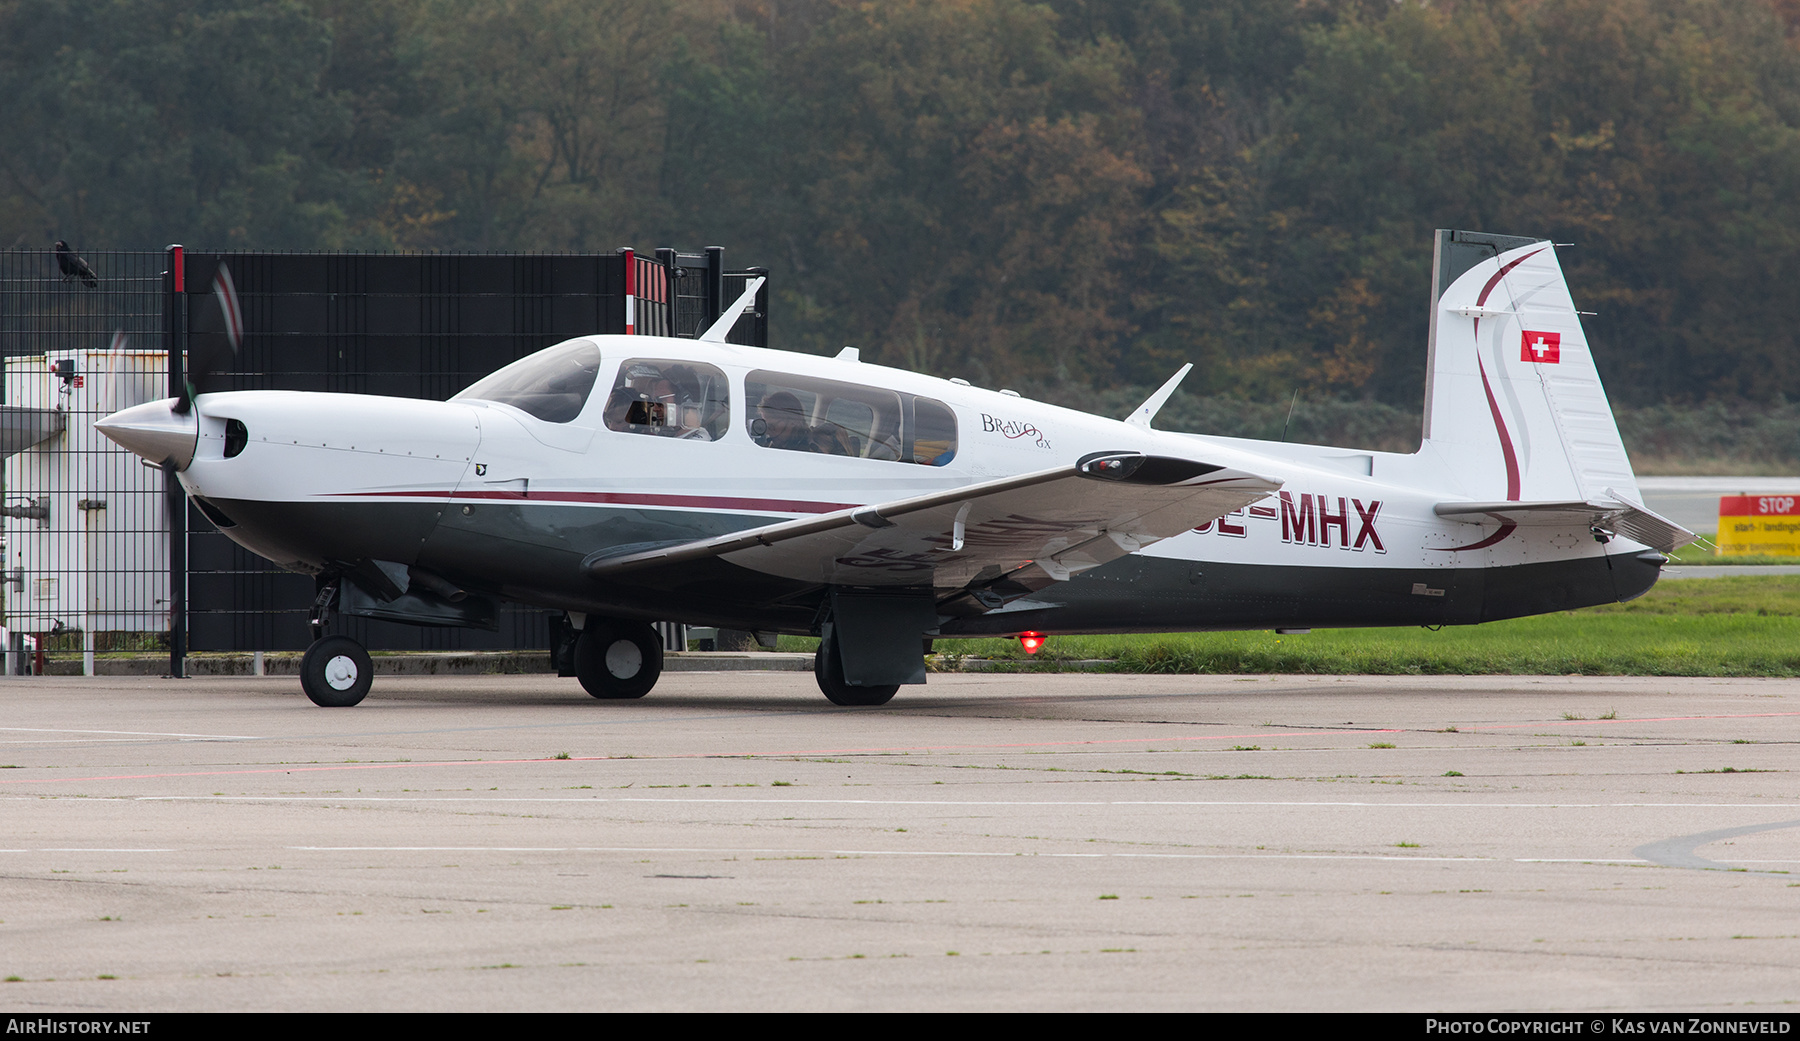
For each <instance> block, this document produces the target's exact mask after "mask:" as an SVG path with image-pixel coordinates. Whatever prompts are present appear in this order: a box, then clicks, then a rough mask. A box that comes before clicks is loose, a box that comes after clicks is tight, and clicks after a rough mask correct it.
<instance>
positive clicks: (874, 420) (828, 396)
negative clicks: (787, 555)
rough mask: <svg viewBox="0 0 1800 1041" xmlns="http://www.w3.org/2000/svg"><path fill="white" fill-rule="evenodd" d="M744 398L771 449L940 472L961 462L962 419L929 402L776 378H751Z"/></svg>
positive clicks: (756, 431) (758, 436)
mask: <svg viewBox="0 0 1800 1041" xmlns="http://www.w3.org/2000/svg"><path fill="white" fill-rule="evenodd" d="M744 396H745V400H746V401H748V402H749V412H748V415H749V422H750V436H751V438H752V439H753V440H754V441H755V442H756V443H757V444H759V445H761V446H763V447H764V448H779V449H783V450H786V451H790V452H813V453H816V454H819V455H842V456H852V457H855V458H858V459H880V460H885V461H889V462H900V461H905V462H915V463H925V464H927V465H937V466H942V465H943V464H944V463H947V462H949V461H950V460H951V459H952V458H953V457H954V456H955V455H956V417H955V416H954V415H953V414H952V413H951V412H950V410H949V409H948V408H946V407H945V406H944V405H943V404H942V403H941V402H937V401H933V400H931V399H929V398H917V397H914V396H913V395H911V394H898V393H895V392H894V391H891V390H882V389H880V388H877V387H865V386H861V385H859V384H855V383H840V382H838V381H836V380H821V379H814V378H812V377H809V376H791V375H787V374H785V373H776V372H752V373H751V374H750V375H749V377H748V378H747V379H746V380H745V382H744Z"/></svg>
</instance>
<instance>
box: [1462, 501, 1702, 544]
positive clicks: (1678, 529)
mask: <svg viewBox="0 0 1800 1041" xmlns="http://www.w3.org/2000/svg"><path fill="white" fill-rule="evenodd" d="M1606 494H1607V495H1609V496H1611V499H1609V500H1605V499H1595V500H1572V501H1569V502H1440V503H1438V504H1437V505H1436V506H1435V507H1433V512H1435V513H1436V514H1437V515H1438V516H1440V517H1449V518H1450V519H1452V520H1469V521H1476V522H1478V521H1479V519H1480V518H1483V517H1487V518H1492V519H1494V520H1498V521H1504V522H1506V523H1509V524H1515V525H1518V526H1520V527H1541V526H1547V525H1557V526H1575V525H1585V526H1586V527H1588V528H1590V529H1593V530H1596V531H1603V532H1606V533H1608V534H1611V535H1624V536H1625V537H1626V538H1629V539H1631V540H1632V541H1634V542H1641V543H1643V544H1644V545H1646V546H1650V547H1652V548H1654V549H1659V550H1661V551H1663V552H1664V553H1673V552H1674V551H1675V550H1677V549H1680V548H1681V547H1682V546H1685V545H1687V544H1688V543H1690V542H1692V541H1694V537H1695V536H1694V533H1693V532H1691V531H1689V530H1687V529H1686V528H1684V527H1682V526H1681V525H1679V524H1677V523H1675V522H1674V521H1672V520H1669V519H1668V518H1666V517H1663V516H1660V515H1658V514H1656V513H1654V512H1652V511H1651V510H1650V509H1648V508H1647V507H1645V506H1644V505H1643V504H1642V503H1639V502H1635V501H1633V500H1631V499H1628V498H1626V497H1625V496H1623V495H1620V494H1619V493H1618V492H1617V491H1614V490H1613V489H1611V488H1608V489H1607V490H1606Z"/></svg>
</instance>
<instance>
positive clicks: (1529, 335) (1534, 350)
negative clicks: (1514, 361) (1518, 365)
mask: <svg viewBox="0 0 1800 1041" xmlns="http://www.w3.org/2000/svg"><path fill="white" fill-rule="evenodd" d="M1519 360H1520V361H1541V362H1545V363H1547V364H1551V365H1554V364H1556V363H1557V362H1560V361H1562V333H1540V332H1533V331H1532V330H1530V329H1527V330H1525V338H1524V340H1523V342H1521V343H1520V344H1519Z"/></svg>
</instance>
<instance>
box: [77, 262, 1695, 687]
mask: <svg viewBox="0 0 1800 1041" xmlns="http://www.w3.org/2000/svg"><path fill="white" fill-rule="evenodd" d="M1457 234H1461V235H1465V236H1466V240H1465V241H1472V242H1476V243H1477V244H1479V243H1486V244H1487V248H1486V249H1485V251H1481V250H1477V251H1475V252H1474V253H1471V252H1470V249H1467V248H1465V249H1464V251H1463V253H1461V254H1458V256H1461V257H1463V260H1462V261H1460V262H1458V263H1454V264H1447V262H1446V253H1445V250H1446V248H1447V246H1446V244H1447V243H1449V242H1451V236H1453V235H1457ZM1438 250H1439V263H1438V278H1437V281H1438V283H1439V284H1437V285H1434V286H1433V300H1434V311H1433V313H1432V320H1431V330H1432V332H1431V342H1430V350H1429V377H1428V382H1427V384H1426V388H1427V389H1426V402H1425V429H1424V437H1423V441H1422V444H1421V445H1420V447H1419V450H1418V451H1416V452H1413V453H1411V454H1396V453H1387V452H1363V451H1356V450H1352V449H1345V448H1331V447H1321V446H1317V445H1299V444H1287V443H1278V442H1265V441H1251V440H1243V439H1237V438H1229V437H1211V436H1203V435H1195V434H1182V433H1171V432H1167V431H1160V430H1156V429H1154V428H1153V427H1152V426H1151V420H1152V418H1153V417H1154V416H1155V415H1156V412H1157V410H1158V409H1159V408H1160V407H1161V406H1162V404H1163V402H1164V401H1166V400H1167V399H1168V397H1169V395H1170V394H1171V393H1173V391H1174V389H1175V386H1176V384H1177V383H1178V382H1179V381H1180V379H1181V377H1182V376H1183V375H1185V374H1186V372H1187V369H1186V368H1184V369H1183V370H1182V372H1181V373H1178V374H1176V376H1175V377H1174V378H1173V379H1171V380H1169V382H1168V383H1167V384H1165V385H1164V386H1163V387H1162V388H1161V389H1160V390H1158V391H1157V392H1156V393H1155V394H1153V395H1151V397H1150V399H1149V400H1148V401H1146V402H1145V403H1144V404H1143V405H1142V406H1141V407H1140V408H1138V409H1137V410H1136V411H1134V412H1133V413H1132V414H1131V415H1130V416H1128V417H1126V418H1124V419H1123V420H1113V419H1104V418H1100V417H1097V416H1093V415H1088V414H1085V413H1082V412H1077V411H1072V410H1069V409H1065V408H1058V407H1055V406H1051V405H1046V404H1042V403H1039V402H1036V401H1031V400H1027V399H1025V398H1022V397H1020V396H1018V395H1017V394H1014V393H1012V392H1009V391H1004V390H1002V391H989V390H982V389H979V388H976V387H973V386H970V385H969V384H968V383H967V382H966V381H962V380H946V379H938V378H936V377H932V376H926V375H921V374H918V373H913V372H905V371H901V370H898V369H892V368H886V367H882V366H878V365H872V364H866V363H863V362H861V361H860V360H858V356H857V351H856V350H855V349H854V348H845V349H844V351H843V352H842V353H840V354H839V355H838V356H837V357H835V358H823V357H815V356H811V355H802V354H794V353H788V352H783V351H777V350H766V349H760V348H751V347H741V346H736V345H732V344H728V343H726V342H724V338H725V330H727V329H729V327H730V324H731V322H732V321H733V320H734V319H735V318H736V317H737V314H738V312H739V311H740V310H741V309H742V308H743V306H744V305H745V304H746V302H747V301H748V299H750V298H751V297H752V295H753V294H754V292H755V290H756V285H755V284H753V285H752V286H751V288H750V290H749V291H748V293H747V294H746V296H745V297H744V298H740V299H739V301H738V303H737V304H736V305H735V306H734V307H733V308H732V309H731V310H729V311H728V312H727V313H726V315H725V317H724V318H722V319H721V320H720V321H719V323H717V324H716V325H715V326H714V327H713V328H712V329H710V330H708V331H707V333H705V334H703V336H702V337H701V338H700V339H698V340H689V339H667V338H659V337H649V336H587V337H581V338H578V339H574V340H569V341H567V342H565V343H560V344H557V345H555V346H552V347H550V348H548V349H546V350H542V351H539V352H538V353H536V354H533V355H530V356H528V357H526V358H523V359H520V360H519V361H517V362H514V363H513V364H511V365H508V366H506V367H505V368H502V369H500V370H499V371H497V372H495V373H493V374H492V375H490V376H488V377H486V378H485V379H482V380H480V381H478V382H477V383H475V384H474V385H473V386H470V387H469V388H468V389H466V390H464V391H462V392H461V393H459V394H457V395H456V396H454V397H452V398H451V399H450V400H448V401H424V400H413V399H401V398H381V397H371V396H365V395H352V394H326V393H298V392H281V391H250V392H232V393H215V394H201V395H199V396H198V397H197V398H195V399H194V400H193V401H192V403H191V408H189V407H187V402H186V401H185V400H184V399H170V400H163V401H153V402H149V403H146V404H142V405H138V406H136V407H133V408H129V409H126V410H124V411H121V412H118V413H115V414H114V415H112V416H109V417H107V418H106V419H105V420H103V421H102V422H101V423H100V429H101V430H103V431H104V432H105V433H106V435H107V436H108V437H110V438H112V439H113V440H114V441H116V442H118V443H119V444H121V445H123V446H125V447H126V448H128V449H130V450H131V451H133V452H136V453H137V454H139V455H141V456H143V457H144V458H145V459H147V460H151V461H154V462H158V463H162V464H164V465H165V466H168V467H171V468H172V469H173V470H175V471H177V472H178V473H179V477H180V481H181V484H182V486H183V487H184V488H185V489H186V491H187V493H188V495H189V496H191V497H192V499H193V501H194V502H195V503H196V504H197V506H198V507H199V509H200V510H201V512H203V513H204V514H205V515H206V516H207V517H208V518H209V519H210V520H211V521H212V522H213V523H214V524H216V525H218V527H219V528H220V530H222V531H223V532H224V533H225V534H226V535H228V536H230V537H231V538H232V539H234V540H236V541H237V542H238V543H240V544H241V545H243V546H245V547H247V548H249V549H251V550H253V551H254V552H256V553H259V554H261V555H262V556H264V557H267V558H268V559H270V560H272V561H274V562H276V563H277V564H280V565H283V566H285V567H287V568H291V569H293V570H296V571H301V572H305V573H308V574H312V575H314V576H316V577H317V581H318V589H319V597H318V600H317V602H316V604H315V606H314V614H313V621H314V635H315V637H316V640H315V642H314V643H313V645H312V647H311V649H309V650H308V651H307V653H306V656H305V658H304V660H303V663H302V677H303V686H304V688H305V690H306V693H307V694H308V695H309V696H310V697H311V698H312V700H313V701H315V702H317V703H318V704H320V705H334V706H342V705H354V704H356V703H357V702H359V701H361V700H362V698H363V696H364V695H365V694H366V693H367V691H368V689H369V685H370V663H369V657H368V654H367V652H366V651H365V650H364V649H363V648H362V647H361V646H360V645H358V644H357V643H356V642H355V641H353V640H351V639H349V638H348V637H345V636H342V635H328V634H327V629H328V627H329V625H330V621H331V618H332V616H333V613H334V612H338V613H345V614H351V615H365V616H372V617H379V618H387V619H393V620H401V621H409V622H414V623H418V624H428V625H483V624H488V625H491V624H492V619H493V616H494V613H495V611H496V609H497V605H498V603H499V602H501V601H517V602H521V603H525V604H530V605H536V606H539V607H543V608H546V609H550V610H553V611H562V612H566V619H567V622H566V625H564V626H562V627H561V628H562V632H561V633H560V634H559V635H558V637H557V639H558V641H559V647H558V648H557V651H558V655H557V656H558V658H559V660H561V661H564V662H567V663H568V666H569V667H568V669H567V671H565V675H566V674H570V673H571V672H572V674H573V675H575V676H577V677H578V678H579V679H580V681H581V684H582V686H583V687H585V688H586V689H587V691H588V693H590V694H592V695H593V696H594V697H596V698H637V697H642V696H643V695H644V694H646V693H648V692H649V691H650V689H651V687H652V686H654V685H655V683H656V681H657V678H658V676H659V674H660V672H661V670H662V650H661V644H660V642H659V640H658V638H657V636H656V633H655V631H654V629H653V628H652V625H651V622H652V621H653V620H679V621H684V622H688V623H693V624H700V625H716V626H723V627H728V628H734V629H748V630H753V631H757V632H760V633H765V634H766V633H798V634H813V635H817V636H819V637H820V638H821V639H820V643H819V649H818V652H817V656H816V657H815V659H814V674H815V676H816V678H817V681H818V684H819V687H820V688H821V689H822V690H823V691H824V693H825V696H826V697H827V698H829V699H830V700H831V701H832V702H834V703H836V704H839V705H880V704H884V703H886V702H887V701H888V700H889V699H890V698H891V697H893V695H894V693H895V691H896V689H897V688H898V686H899V685H901V684H908V683H923V682H924V681H925V670H924V665H923V651H922V648H923V646H924V645H925V643H926V642H927V641H930V640H933V639H946V638H955V637H974V636H1017V635H1028V636H1032V637H1037V636H1041V635H1046V634H1048V635H1055V634H1066V633H1105V632H1145V631H1195V630H1223V629H1254V628H1282V629H1308V628H1314V627H1326V626H1388V625H1433V626H1435V625H1442V624H1466V623H1476V622H1484V621H1492V620H1495V619H1500V618H1509V617H1514V616H1518V615H1527V614H1534V613H1540V612H1548V611H1557V610H1564V609H1568V608H1575V607H1582V606H1587V605H1592V604H1599V603H1605V602H1612V601H1619V600H1628V599H1630V598H1632V597H1635V596H1638V595H1640V594H1642V593H1643V592H1644V591H1645V590H1647V589H1649V588H1650V586H1651V585H1652V584H1654V583H1655V581H1656V579H1657V576H1658V573H1659V569H1660V567H1661V565H1662V563H1663V562H1664V559H1665V558H1664V556H1663V553H1665V552H1668V551H1671V550H1673V549H1675V548H1677V547H1678V546H1681V545H1684V544H1686V543H1687V542H1689V541H1691V540H1692V538H1693V534H1692V533H1691V532H1688V531H1686V530H1685V529H1683V528H1681V527H1679V526H1677V525H1675V524H1673V523H1672V522H1670V521H1667V520H1665V519H1663V518H1662V517H1659V516H1657V515H1656V514H1654V513H1652V512H1651V511H1649V510H1648V509H1646V508H1645V507H1644V506H1643V505H1641V503H1640V501H1639V499H1640V495H1639V492H1638V488H1637V482H1636V479H1635V478H1634V477H1633V475H1632V471H1631V464H1630V461H1629V460H1628V459H1627V458H1626V454H1625V449H1624V446H1623V445H1622V443H1621V442H1620V440H1619V433H1618V429H1617V427H1616V426H1615V425H1614V422H1613V418H1612V412H1611V409H1610V407H1609V405H1608V404H1607V400H1606V394H1605V392H1604V390H1603V389H1602V387H1601V384H1600V379H1599V376H1598V374H1597V372H1596V370H1595V367H1594V362H1593V359H1592V357H1591V356H1590V354H1589V350H1588V343H1587V340H1586V338H1585V337H1584V335H1583V334H1582V329H1581V323H1580V320H1579V318H1578V316H1577V312H1576V310H1575V307H1574V304H1573V302H1572V301H1571V299H1570V296H1569V292H1568V289H1567V287H1566V285H1565V283H1564V279H1563V274H1562V270H1561V267H1560V266H1559V264H1558V262H1557V255H1556V251H1555V249H1554V247H1553V246H1552V244H1551V243H1549V242H1544V241H1534V240H1528V239H1517V238H1502V237H1499V236H1481V235H1468V234H1467V233H1440V234H1439V244H1438Z"/></svg>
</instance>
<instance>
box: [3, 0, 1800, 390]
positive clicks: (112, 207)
mask: <svg viewBox="0 0 1800 1041" xmlns="http://www.w3.org/2000/svg"><path fill="white" fill-rule="evenodd" d="M1797 24H1800V4H1796V3H1795V2H1793V0H1487V2H1444V0H1438V2H1434V3H1430V4H1420V3H1417V2H1411V0H1406V2H1397V3H1396V2H1387V0H1212V2H1205V0H1139V2H1127V0H1110V2H1109V0H1048V2H1043V3H1027V2H1023V0H934V2H925V0H881V2H850V0H760V2H759V0H740V2H731V0H358V2H354V3H352V2H345V0H311V2H300V0H83V2H79V3H77V2H74V0H32V2H24V0H0V86H3V87H4V91H5V94H4V96H5V97H6V98H7V99H8V110H7V114H6V118H5V119H4V120H0V246H10V247H12V248H22V247H32V248H48V246H49V244H50V243H51V241H53V240H55V239H58V238H61V239H67V240H69V241H70V242H71V243H73V244H75V246H76V247H77V248H78V249H83V250H89V251H93V250H103V249H107V248H156V247H160V246H161V245H163V244H164V243H166V242H170V241H184V242H188V243H190V244H194V245H199V246H207V247H226V248H256V249H452V250H522V251H551V250H581V251H602V250H610V249H612V248H614V247H616V246H620V245H635V246H638V247H639V248H648V247H652V246H656V245H663V244H679V245H682V246H684V247H687V248H696V247H698V246H700V245H707V244H719V245H724V246H725V247H726V248H727V251H728V253H727V255H728V257H730V258H731V259H732V260H733V261H735V262H738V263H746V264H748V263H755V264H760V265H765V266H768V267H770V268H772V269H773V271H774V275H775V277H774V283H773V284H774V285H775V286H776V287H777V299H776V303H775V305H774V307H775V312H774V328H775V330H776V334H777V339H778V340H780V341H781V343H782V344H783V345H786V346H793V347H799V348H802V349H809V350H815V351H835V350H836V349H837V348H838V347H840V346H842V345H844V344H846V343H853V344H857V345H858V346H860V347H861V348H862V351H863V356H864V357H865V358H869V359H871V360H879V361H882V362H886V363H889V364H895V365H901V366H906V367H911V368H920V369H928V370H931V371H933V372H937V373H940V374H945V375H964V376H967V377H969V378H971V379H974V380H976V381H977V382H983V383H989V384H1005V385H1012V386H1020V385H1023V386H1027V387H1032V386H1036V387H1055V386H1058V385H1062V386H1069V385H1090V386H1108V385H1118V384H1145V383H1152V382H1156V381H1159V380H1160V379H1161V378H1162V376H1163V375H1165V374H1166V373H1167V372H1168V371H1170V370H1172V369H1173V368H1174V367H1176V366H1177V365H1179V364H1180V363H1181V362H1182V361H1187V360H1192V361H1194V362H1196V363H1197V364H1198V366H1199V372H1198V373H1197V375H1196V378H1195V381H1194V386H1193V389H1194V390H1197V391H1204V392H1208V393H1214V394H1218V393H1234V394H1244V395H1249V396H1254V397H1258V398H1261V399H1263V400H1282V401H1285V400H1286V399H1287V398H1288V396H1289V395H1290V394H1291V393H1292V392H1293V391H1294V390H1295V389H1297V388H1299V389H1304V390H1306V391H1307V392H1308V393H1309V394H1311V395H1317V396H1329V397H1349V398H1366V399H1371V400H1375V401H1381V402H1387V403H1390V404H1397V405H1401V406H1406V407H1416V403H1417V402H1418V400H1419V398H1420V393H1421V383H1422V363H1423V352H1424V337H1425V330H1426V306H1425V305H1426V300H1425V298H1426V295H1427V290H1428V286H1429V266H1430V265H1429V261H1430V245H1431V232H1432V229H1434V228H1440V227H1457V228H1467V229H1474V230H1485V231H1496V232H1504V233H1512V234H1525V235H1541V236H1545V237H1548V238H1552V239H1554V240H1555V241H1557V242H1559V243H1572V244H1573V245H1571V246H1569V247H1566V248H1565V249H1564V250H1563V258H1564V262H1565V264H1566V266H1567V267H1568V269H1569V273H1570V280H1571V283H1572V285H1573V287H1574V290H1575V293H1576V297H1577V300H1578V301H1579V303H1580V304H1581V306H1583V307H1584V308H1586V309H1589V310H1593V311H1595V312H1597V314H1596V315H1595V316H1594V317H1593V318H1591V319H1589V331H1590V336H1591V337H1592V339H1593V340H1594V341H1595V342H1596V344H1597V345H1598V346H1599V348H1600V350H1601V352H1602V358H1603V373H1604V375H1605V377H1606V379H1607V381H1608V383H1609V386H1610V388H1611V390H1612V391H1613V393H1614V396H1615V397H1616V398H1619V399H1621V400H1623V401H1626V402H1635V403H1638V404H1652V403H1659V402H1678V403H1679V402H1694V401H1703V400H1708V399H1713V398H1718V399H1725V400H1733V401H1738V400H1745V399H1748V400H1754V401H1773V400H1775V399H1778V398H1791V397H1800V350H1797V349H1796V348H1797V347H1800V345H1797V344H1796V343H1795V331H1794V330H1795V322H1794V316H1795V314H1796V312H1797V311H1800V308H1797V307H1796V303H1797V302H1800V301H1797V300H1796V288H1795V287H1796V286H1797V285H1800V219H1797V218H1800V214H1796V213H1795V212H1794V211H1795V209H1796V206H1797V205H1800V202H1797V200H1800V48H1797V47H1796V40H1797V39H1800V37H1797V36H1796V25H1797Z"/></svg>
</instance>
